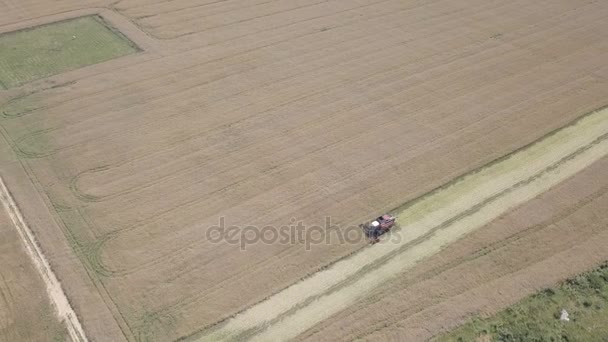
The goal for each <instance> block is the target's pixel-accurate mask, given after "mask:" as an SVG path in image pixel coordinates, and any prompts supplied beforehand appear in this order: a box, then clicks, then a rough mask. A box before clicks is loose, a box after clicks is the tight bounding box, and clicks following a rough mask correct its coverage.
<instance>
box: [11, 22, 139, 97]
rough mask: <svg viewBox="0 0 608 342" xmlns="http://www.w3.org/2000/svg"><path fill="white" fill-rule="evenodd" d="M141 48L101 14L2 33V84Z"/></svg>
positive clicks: (55, 71) (94, 61) (28, 78)
mask: <svg viewBox="0 0 608 342" xmlns="http://www.w3.org/2000/svg"><path fill="white" fill-rule="evenodd" d="M137 51H139V49H138V48H137V46H135V44H134V43H132V42H131V41H130V40H128V39H127V38H126V37H125V36H123V35H122V34H121V33H120V32H117V31H115V30H113V29H112V28H110V27H109V26H108V25H106V24H105V22H104V21H103V19H102V18H101V17H99V16H87V17H80V18H75V19H70V20H65V21H60V22H56V23H51V24H46V25H42V26H37V27H34V28H30V29H25V30H20V31H14V32H7V33H4V34H2V35H0V87H4V88H12V87H16V86H20V85H23V84H25V83H28V82H31V81H34V80H37V79H40V78H44V77H48V76H52V75H56V74H60V73H62V72H66V71H70V70H74V69H78V68H81V67H84V66H87V65H92V64H95V63H100V62H103V61H107V60H110V59H113V58H116V57H120V56H125V55H128V54H132V53H135V52H137Z"/></svg>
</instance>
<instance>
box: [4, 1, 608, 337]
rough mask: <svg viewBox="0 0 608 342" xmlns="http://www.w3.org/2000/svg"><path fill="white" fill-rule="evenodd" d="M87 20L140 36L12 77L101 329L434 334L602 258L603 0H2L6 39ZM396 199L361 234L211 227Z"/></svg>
mask: <svg viewBox="0 0 608 342" xmlns="http://www.w3.org/2000/svg"><path fill="white" fill-rule="evenodd" d="M91 15H97V16H99V18H101V21H100V22H102V23H103V24H104V25H107V29H108V30H110V31H113V32H119V33H120V35H124V37H125V38H126V39H128V40H129V41H131V42H133V44H134V46H137V47H138V49H141V51H140V52H138V53H136V54H117V55H112V57H113V58H112V59H104V60H99V61H95V62H99V63H97V64H93V65H86V66H85V65H82V67H81V68H79V69H76V68H69V69H66V70H65V72H64V73H61V74H57V75H54V76H50V77H46V78H41V79H39V80H33V78H32V79H30V80H28V81H31V82H29V83H25V84H23V85H22V86H15V87H13V88H11V89H8V90H0V128H1V132H2V137H3V140H2V141H1V143H0V176H2V177H3V178H4V180H5V181H6V184H7V186H8V188H9V189H10V191H11V193H12V195H13V196H14V200H15V202H16V203H17V204H18V206H19V207H20V209H21V211H22V212H23V214H24V216H25V217H26V220H27V221H28V223H29V226H30V227H31V229H32V231H33V233H34V234H35V235H36V237H37V240H38V242H39V244H40V247H41V249H42V250H43V251H44V254H45V255H46V258H47V259H48V260H49V262H50V265H51V266H52V268H53V271H54V272H55V274H56V275H57V278H58V279H59V281H61V283H62V285H63V288H64V290H65V293H66V295H67V297H68V298H69V300H70V303H71V304H72V306H73V308H74V310H75V312H76V313H77V315H78V318H79V319H80V322H81V323H82V326H83V328H84V330H85V332H86V334H87V336H89V337H90V338H91V339H95V340H108V341H119V340H150V341H174V340H177V339H186V340H199V339H202V340H205V339H211V338H217V339H227V338H234V339H240V338H243V337H250V338H257V339H260V340H267V339H272V338H278V339H286V338H302V339H305V338H309V339H311V340H319V339H328V340H335V339H340V338H343V339H352V338H357V337H359V338H364V339H375V338H377V337H383V338H391V337H392V338H398V339H402V340H403V339H405V340H421V339H425V338H429V337H432V336H433V335H434V334H437V333H440V332H441V331H442V330H444V329H445V328H448V327H451V326H454V325H455V324H457V323H459V322H462V321H464V320H465V319H466V317H468V315H470V314H472V313H474V312H477V311H484V310H485V311H488V312H491V311H495V310H498V309H500V308H501V307H503V306H504V305H507V304H509V303H511V302H513V301H515V300H517V299H519V298H521V297H522V296H524V295H525V294H527V293H530V292H531V291H533V290H534V289H536V288H538V287H540V286H545V285H548V284H550V283H552V282H554V281H556V280H559V279H563V278H564V277H567V276H570V275H572V274H573V273H578V271H582V270H583V269H586V268H591V267H592V266H593V265H594V264H595V263H597V262H600V261H601V260H599V259H600V256H601V255H602V253H601V251H600V252H598V251H597V249H601V248H600V247H601V246H602V244H603V245H605V244H606V243H607V242H608V237H606V234H605V231H604V230H605V229H607V225H606V220H607V219H608V216H606V213H604V212H603V211H602V210H599V209H598V208H601V207H604V208H605V205H606V203H605V201H604V198H605V196H604V193H603V192H602V191H603V190H602V189H605V188H606V186H608V183H607V182H608V177H606V176H605V175H606V174H607V173H608V169H607V167H608V164H607V163H606V158H605V156H606V154H608V146H607V145H606V144H607V143H608V142H607V141H606V139H607V136H608V110H606V109H602V108H604V106H605V105H607V104H608V64H607V63H606V60H608V40H606V33H607V32H608V20H606V17H608V3H606V2H602V1H591V2H589V1H570V0H569V1H566V0H558V1H548V0H545V1H536V2H533V3H531V2H529V1H523V0H522V1H511V2H507V3H505V2H501V1H493V0H492V1H481V0H465V1H458V2H454V1H447V0H443V1H442V0H434V1H414V0H405V1H403V0H399V1H398V0H394V1H391V0H384V1H379V0H375V1H372V0H357V1H339V0H329V1H315V0H274V1H266V0H265V1H257V0H252V1H246V2H245V1H241V0H228V1H220V2H217V1H194V0H183V1H182V0H176V1H162V0H160V1H156V0H123V1H118V2H116V1H104V0H98V1H76V0H62V1H59V2H50V1H33V0H23V1H19V2H17V1H7V0H4V1H3V0H0V32H14V31H18V30H24V29H28V28H33V27H37V26H39V25H43V24H49V23H54V22H62V21H63V20H66V19H70V18H81V17H86V16H91ZM40 27H44V26H40ZM24 32H33V31H24ZM0 37H2V36H0ZM41 54H42V55H44V53H41ZM2 60H3V51H0V61H2ZM87 64H90V63H87ZM10 72H12V73H14V74H16V73H17V72H19V70H15V67H12V69H11V70H10ZM581 203H586V204H585V205H582V204H581ZM395 208H397V209H395ZM391 210H393V211H394V213H398V214H399V219H398V223H399V225H400V229H398V230H396V231H395V232H394V234H393V235H391V236H390V237H389V238H390V239H389V238H387V240H386V241H385V242H383V243H381V244H378V245H375V246H371V247H367V241H365V240H364V239H359V240H357V241H356V242H352V243H340V242H339V241H337V240H334V239H331V240H330V241H328V242H327V243H317V244H313V245H312V246H309V244H308V243H304V242H302V241H295V242H294V241H290V242H291V243H282V242H278V241H270V242H264V241H263V240H262V239H259V241H255V242H254V241H249V240H248V241H247V242H248V243H247V244H246V245H243V244H242V243H243V240H241V241H240V243H238V242H237V243H231V242H230V241H228V240H227V239H222V240H220V241H216V240H215V239H214V238H213V237H212V236H210V235H209V232H211V231H212V227H214V226H216V225H218V224H219V222H220V221H221V220H222V219H221V218H223V220H224V222H225V223H226V225H227V226H230V225H234V226H238V227H241V228H244V227H246V226H255V227H269V226H270V227H283V226H286V225H290V224H293V223H294V222H298V221H301V222H302V223H303V225H304V226H305V227H308V228H311V227H314V226H323V225H324V223H325V222H326V217H331V223H332V231H334V232H347V231H349V230H350V227H356V226H357V225H358V224H359V223H361V222H364V221H366V220H368V219H370V218H372V217H375V216H377V215H378V214H380V213H383V212H387V211H391ZM537 225H541V226H542V227H543V228H534V227H537ZM309 230H312V229H309ZM573 232H577V233H576V234H574V233H573ZM573 235H574V236H573ZM394 238H396V239H397V240H393V239H394ZM296 240H297V239H296ZM598 246H600V247H598ZM594 248H595V250H594ZM581 251H582V252H581ZM591 251H595V252H597V253H592V252H591ZM604 253H605V252H604ZM604 257H606V256H605V255H604ZM564 260H570V264H569V265H570V266H569V267H562V268H559V269H558V270H553V269H551V270H550V271H551V272H549V271H548V270H547V269H546V268H545V267H546V266H547V265H558V264H560V263H561V264H562V265H563V263H564ZM321 269H323V270H322V271H320V272H317V271H319V270H321ZM539 270H542V272H541V271H539ZM328 272H329V273H328ZM332 272H335V273H332ZM327 274H330V275H332V274H336V275H339V276H337V277H333V276H332V277H328V276H326V275H327ZM315 279H321V281H319V282H317V281H316V280H315ZM324 279H327V280H324ZM496 289H501V290H500V291H501V292H493V291H495V290H496ZM279 303H281V304H279ZM446 308H448V309H446ZM368 316H372V318H369V317H368ZM361 321H365V324H361Z"/></svg>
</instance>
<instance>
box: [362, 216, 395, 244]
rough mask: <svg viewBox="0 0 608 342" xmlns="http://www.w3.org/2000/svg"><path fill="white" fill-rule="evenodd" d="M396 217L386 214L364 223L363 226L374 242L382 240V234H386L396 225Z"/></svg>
mask: <svg viewBox="0 0 608 342" xmlns="http://www.w3.org/2000/svg"><path fill="white" fill-rule="evenodd" d="M395 220H396V217H394V216H392V215H389V214H384V215H382V216H379V217H378V218H376V219H375V220H374V221H372V222H369V223H366V224H362V225H361V228H362V229H363V231H364V232H365V234H366V235H367V237H368V238H369V239H370V242H371V243H372V244H375V243H377V242H379V241H380V236H382V235H384V234H386V233H387V232H388V231H389V230H391V228H393V226H394V225H395Z"/></svg>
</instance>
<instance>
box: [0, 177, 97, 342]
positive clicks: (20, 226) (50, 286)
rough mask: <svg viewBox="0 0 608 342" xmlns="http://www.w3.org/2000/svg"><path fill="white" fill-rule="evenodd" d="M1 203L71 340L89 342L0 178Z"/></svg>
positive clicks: (32, 234)
mask: <svg viewBox="0 0 608 342" xmlns="http://www.w3.org/2000/svg"><path fill="white" fill-rule="evenodd" d="M0 202H2V205H3V206H4V209H5V210H6V213H7V214H8V216H9V217H10V218H11V221H12V222H13V225H14V227H15V230H17V232H18V233H19V237H20V238H21V242H22V243H23V245H24V247H25V250H26V251H27V254H28V256H29V257H30V259H31V260H32V263H33V264H34V265H35V266H36V270H37V271H38V272H39V273H40V276H41V278H42V280H43V281H44V284H45V286H46V290H47V294H48V296H49V298H50V300H51V303H52V304H53V306H54V308H55V310H56V312H57V315H58V316H59V318H60V319H61V320H62V321H63V322H64V324H65V326H66V327H67V329H68V332H69V334H70V338H71V339H72V341H74V342H86V341H88V339H87V337H86V334H85V332H84V330H83V329H82V325H81V323H80V321H79V319H78V316H77V315H76V312H74V309H73V308H72V306H71V304H70V302H69V301H68V299H67V296H66V294H65V292H64V291H63V288H62V286H61V284H60V283H59V281H58V280H57V277H56V276H55V273H53V270H52V269H51V266H50V265H49V262H48V261H47V259H46V257H45V256H44V253H43V252H42V250H41V249H40V247H38V243H37V242H36V238H35V237H34V233H33V232H32V230H31V229H30V228H29V227H28V225H27V223H25V220H24V218H23V216H22V214H21V211H20V210H19V208H18V207H17V204H16V203H15V201H14V200H13V198H12V196H11V194H10V192H9V190H8V189H7V187H6V184H4V180H3V179H2V178H0Z"/></svg>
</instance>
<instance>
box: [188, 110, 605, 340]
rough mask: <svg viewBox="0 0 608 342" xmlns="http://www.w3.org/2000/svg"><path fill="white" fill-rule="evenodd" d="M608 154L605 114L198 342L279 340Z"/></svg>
mask: <svg viewBox="0 0 608 342" xmlns="http://www.w3.org/2000/svg"><path fill="white" fill-rule="evenodd" d="M607 154H608V109H607V108H604V109H602V110H599V111H596V112H593V113H591V114H588V115H585V116H584V117H583V118H581V119H579V120H577V121H575V122H574V123H572V124H571V125H569V126H567V127H564V128H562V129H560V130H558V131H555V132H553V133H552V134H550V135H548V136H546V137H545V138H543V139H541V140H539V141H537V142H536V143H534V144H532V145H530V146H528V147H526V148H525V149H522V150H519V151H517V152H516V153H514V154H512V155H510V156H509V157H508V158H505V159H502V160H500V161H499V162H496V163H493V164H491V165H488V166H487V167H486V168H483V169H481V170H477V171H476V172H472V173H470V174H468V175H465V176H464V177H462V178H460V179H459V180H458V181H457V182H455V183H454V184H451V185H450V186H447V187H445V188H443V189H441V190H439V191H437V192H433V193H431V194H430V195H428V196H426V197H423V198H421V199H420V200H418V201H417V202H415V203H413V204H411V205H410V206H408V207H406V208H405V209H403V211H402V212H400V213H397V214H398V216H399V219H398V222H399V224H400V226H401V227H403V229H401V230H398V231H395V232H394V236H392V237H391V238H389V239H386V241H384V242H382V243H380V244H377V245H375V246H373V247H371V248H365V249H364V250H362V251H361V252H359V253H356V254H355V255H353V256H351V257H349V258H347V259H344V260H342V261H339V262H337V263H335V264H333V265H332V266H330V267H329V268H327V269H325V270H323V271H319V272H317V273H315V274H313V275H312V276H310V277H308V278H306V279H305V280H302V281H300V282H298V283H296V284H294V285H292V286H291V287H288V288H286V289H285V290H283V291H281V292H279V293H277V294H275V295H273V296H271V297H270V298H268V299H266V300H265V301H263V302H260V303H258V304H256V305H254V306H252V307H250V308H248V309H247V310H245V311H243V312H241V313H239V314H237V315H236V316H234V317H233V318H231V319H229V320H227V321H225V322H223V323H222V324H220V325H218V326H216V327H213V328H210V329H208V330H207V331H204V332H202V336H199V337H200V338H201V339H202V340H205V341H208V340H236V339H243V338H253V339H258V340H264V341H267V340H285V339H289V338H293V337H295V336H297V335H298V334H300V333H303V332H304V331H306V330H307V329H308V328H310V327H312V326H314V325H315V324H316V323H318V322H320V321H322V320H323V319H325V318H327V317H329V316H331V315H333V314H335V313H337V312H339V311H340V310H343V309H344V308H346V307H347V306H349V305H351V304H352V303H353V302H355V301H356V300H357V299H358V298H360V297H361V296H363V295H365V293H367V292H368V291H371V290H373V289H374V288H375V287H377V286H378V285H380V284H381V283H382V282H385V281H387V280H388V279H390V278H391V277H393V276H395V275H396V274H398V273H400V272H403V271H405V270H407V269H408V268H411V267H412V266H414V265H415V264H416V263H417V262H419V261H420V260H422V259H424V258H426V257H429V256H430V255H433V254H435V253H437V252H438V251H440V250H441V249H442V248H443V247H444V246H446V245H448V244H450V243H452V242H454V241H456V240H457V239H459V238H461V237H463V236H464V235H466V234H468V233H470V232H472V231H474V230H475V229H478V228H480V227H482V226H483V225H485V224H487V223H488V222H490V221H492V220H493V219H495V218H496V217H498V216H499V215H501V214H502V213H504V212H506V211H507V210H509V209H511V208H513V207H515V206H517V205H520V204H522V203H524V202H526V201H528V200H530V199H532V198H533V197H535V196H537V195H539V194H541V193H542V192H544V191H546V190H548V189H549V188H551V187H553V186H555V185H556V184H558V183H560V182H561V181H563V180H565V179H566V178H568V177H570V176H572V175H574V174H575V173H577V172H579V171H580V170H582V169H583V168H585V167H587V166H588V165H590V164H591V163H593V162H595V161H597V160H598V159H600V158H602V157H603V156H605V155H607Z"/></svg>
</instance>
